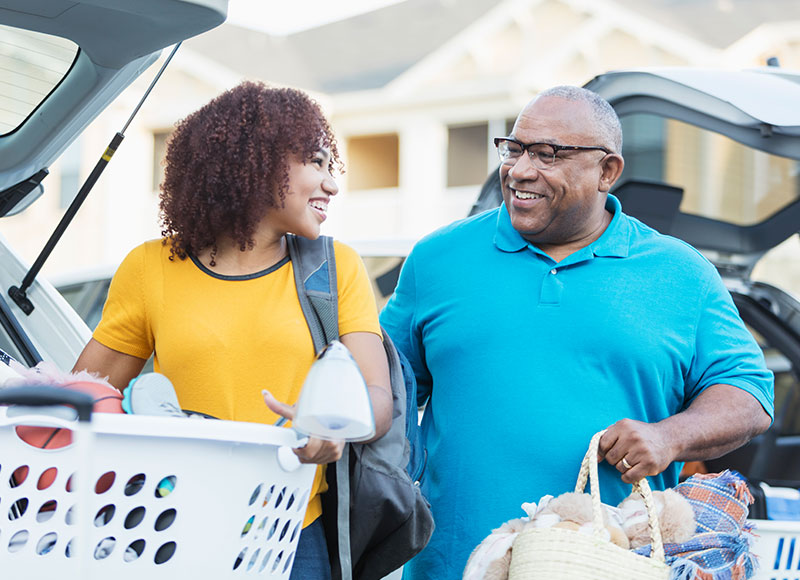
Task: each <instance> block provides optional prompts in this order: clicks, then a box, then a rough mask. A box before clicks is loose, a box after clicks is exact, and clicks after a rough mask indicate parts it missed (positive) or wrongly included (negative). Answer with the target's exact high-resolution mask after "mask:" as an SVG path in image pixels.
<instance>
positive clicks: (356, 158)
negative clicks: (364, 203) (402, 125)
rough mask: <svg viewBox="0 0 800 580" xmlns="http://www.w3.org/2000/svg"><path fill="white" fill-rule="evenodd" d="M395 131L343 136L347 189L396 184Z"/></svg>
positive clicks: (396, 139) (397, 155)
mask: <svg viewBox="0 0 800 580" xmlns="http://www.w3.org/2000/svg"><path fill="white" fill-rule="evenodd" d="M399 150H400V147H399V139H398V137H397V134H394V133H393V134H388V135H365V136H360V137H350V139H348V140H347V173H346V176H347V184H348V187H349V189H350V190H351V191H358V190H364V189H380V188H385V187H397V186H398V184H399V173H400V169H399V168H400V163H399V158H400V153H399Z"/></svg>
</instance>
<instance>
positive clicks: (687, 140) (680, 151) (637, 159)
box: [620, 113, 800, 225]
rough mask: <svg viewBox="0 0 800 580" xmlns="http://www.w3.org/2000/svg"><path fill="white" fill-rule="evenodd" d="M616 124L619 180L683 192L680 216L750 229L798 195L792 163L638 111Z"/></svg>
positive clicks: (799, 171) (799, 181) (799, 170)
mask: <svg viewBox="0 0 800 580" xmlns="http://www.w3.org/2000/svg"><path fill="white" fill-rule="evenodd" d="M620 121H621V122H622V128H623V145H622V148H623V156H624V157H625V170H624V173H623V175H622V180H626V179H633V180H653V181H659V182H662V183H668V184H669V185H672V186H675V187H680V188H682V189H683V192H684V193H683V200H682V202H681V207H680V209H681V212H683V213H688V214H693V215H699V216H702V217H705V218H710V219H714V220H717V221H722V222H727V223H731V224H736V225H752V224H756V223H761V222H763V221H764V220H766V219H767V218H768V217H770V216H772V215H773V214H775V213H777V212H778V211H780V210H781V209H783V208H784V207H786V206H787V205H789V204H791V203H792V202H794V201H796V200H797V199H798V197H800V162H798V161H797V160H794V159H788V158H785V157H779V156H777V155H771V154H769V153H765V152H763V151H757V150H755V149H753V148H751V147H748V146H746V145H743V144H741V143H738V142H737V141H734V140H733V139H729V138H728V137H726V136H724V135H720V134H719V133H714V132H712V131H708V130H705V129H702V128H700V127H696V126H694V125H689V124H687V123H684V122H681V121H676V120H674V119H667V118H664V117H661V116H657V115H652V114H646V113H637V114H631V115H625V116H623V117H621V119H620Z"/></svg>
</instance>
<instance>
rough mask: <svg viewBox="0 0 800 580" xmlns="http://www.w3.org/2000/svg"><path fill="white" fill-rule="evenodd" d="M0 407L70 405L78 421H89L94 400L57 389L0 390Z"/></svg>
mask: <svg viewBox="0 0 800 580" xmlns="http://www.w3.org/2000/svg"><path fill="white" fill-rule="evenodd" d="M0 405H23V406H27V407H53V406H56V405H70V406H72V407H75V410H76V411H77V413H78V421H87V422H88V421H90V420H91V418H92V408H93V407H94V400H93V399H92V397H91V396H90V395H87V394H86V393H81V392H78V391H69V390H66V389H59V388H57V387H45V386H28V387H6V388H3V389H0Z"/></svg>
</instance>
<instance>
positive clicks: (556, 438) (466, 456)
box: [381, 195, 773, 580]
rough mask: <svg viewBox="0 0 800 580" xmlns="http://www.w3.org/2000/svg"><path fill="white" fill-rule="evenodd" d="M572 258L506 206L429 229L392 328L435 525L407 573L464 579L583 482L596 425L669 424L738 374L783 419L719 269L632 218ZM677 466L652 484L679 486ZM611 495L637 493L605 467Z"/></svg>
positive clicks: (606, 492) (402, 285) (386, 319)
mask: <svg viewBox="0 0 800 580" xmlns="http://www.w3.org/2000/svg"><path fill="white" fill-rule="evenodd" d="M606 207H607V209H608V210H609V211H611V212H613V214H614V217H613V219H612V221H611V223H610V224H609V226H608V228H607V229H606V231H605V232H604V233H603V235H602V236H601V237H600V238H599V239H598V240H596V241H595V242H594V243H592V244H590V245H589V246H587V247H585V248H583V249H581V250H579V251H577V252H576V253H574V254H572V255H570V256H569V257H567V258H565V259H564V260H562V261H561V262H559V263H555V262H554V261H553V260H552V258H550V257H549V256H548V255H547V254H545V253H544V252H542V251H540V250H539V249H538V248H536V247H535V246H533V245H532V244H530V243H529V242H527V241H526V240H525V239H524V238H523V237H522V236H520V234H519V233H518V232H517V231H516V230H515V229H514V228H513V227H512V225H511V221H510V218H509V215H508V212H507V211H506V209H505V207H504V206H501V207H499V208H497V209H494V210H490V211H487V212H485V213H482V214H480V215H478V216H474V217H472V218H469V219H466V220H462V221H459V222H456V223H454V224H452V225H450V226H447V227H445V228H443V229H440V230H438V231H436V232H435V233H433V234H431V235H430V236H428V237H426V238H424V239H423V240H421V241H420V242H419V243H418V244H417V245H416V246H415V247H414V249H413V251H412V252H411V254H410V255H409V257H408V260H407V261H406V263H405V265H404V267H403V271H402V274H401V276H400V280H399V282H398V286H397V289H396V291H395V294H394V296H393V297H392V299H391V300H390V301H389V303H388V304H387V305H386V307H385V309H384V310H383V312H382V314H381V323H382V324H383V325H384V326H385V328H386V329H387V331H388V333H389V335H390V336H391V337H392V339H393V340H394V341H395V343H396V345H397V347H398V348H399V349H400V350H402V351H403V352H404V354H406V355H407V356H408V358H409V360H410V361H411V363H412V365H413V367H414V371H415V373H416V375H417V380H418V382H419V394H420V401H421V402H422V401H423V400H425V399H427V398H428V397H430V399H429V401H428V404H427V409H426V411H425V414H424V417H423V420H422V431H423V439H424V441H425V444H426V446H427V450H428V463H427V467H426V472H425V475H424V477H423V480H422V489H423V492H424V493H425V495H426V497H428V498H429V500H430V502H431V505H432V508H433V513H434V518H435V520H436V531H435V532H434V535H433V538H432V539H431V542H430V544H429V545H428V547H427V548H426V549H425V550H424V551H423V552H422V553H421V554H420V555H419V556H417V557H416V558H415V559H414V560H412V561H411V562H410V563H409V564H407V565H406V569H405V574H406V576H405V577H409V578H414V579H418V578H431V579H436V580H449V579H453V580H457V579H460V578H461V574H462V572H463V569H464V565H465V564H466V561H467V558H468V556H469V554H470V552H471V550H472V549H473V548H474V547H475V546H476V545H477V544H478V543H480V541H481V540H483V538H485V537H486V536H487V535H488V534H489V533H490V532H491V530H492V529H494V528H496V527H498V526H499V525H500V524H502V523H503V522H505V521H507V520H510V519H512V518H516V517H521V516H523V515H525V514H524V512H523V511H522V509H521V507H520V506H521V504H522V503H523V502H528V501H533V502H536V501H538V500H539V498H540V497H541V496H543V495H545V494H553V495H557V494H560V493H562V492H566V491H572V490H573V488H574V486H575V481H576V478H577V475H578V470H579V467H580V462H581V459H582V457H583V455H584V454H585V452H586V447H587V445H588V443H589V439H590V438H591V436H592V435H593V434H594V433H595V432H597V431H599V430H601V429H603V428H605V427H608V426H610V425H611V424H613V423H614V422H616V421H618V420H620V419H623V418H631V419H636V420H640V421H647V422H656V421H659V420H661V419H664V418H666V417H668V416H671V415H674V414H675V413H678V412H679V411H681V410H682V409H685V408H686V407H687V406H688V405H689V404H691V402H692V400H693V399H694V397H696V396H697V394H698V393H700V392H701V391H703V389H705V388H706V387H708V386H710V385H714V384H717V383H724V384H728V385H733V386H735V387H739V388H741V389H743V390H745V391H747V392H748V393H751V394H752V395H753V396H754V397H755V398H756V399H757V400H758V401H759V402H760V403H761V405H762V406H763V407H764V409H765V410H766V411H767V412H768V413H770V415H771V414H772V411H773V403H772V373H771V372H770V371H768V370H767V369H766V367H765V364H764V358H763V355H762V353H761V350H760V348H759V347H758V345H757V344H756V343H755V341H754V339H753V337H752V336H751V334H750V333H749V332H748V331H747V329H746V328H745V326H744V324H743V323H742V321H741V319H740V317H739V314H738V312H737V310H736V307H735V306H734V304H733V302H732V300H731V297H730V294H729V293H728V291H727V290H726V289H725V287H724V285H723V283H722V280H721V279H720V277H719V275H718V273H717V271H716V269H715V268H714V266H713V265H712V264H711V263H710V262H709V261H708V260H706V259H705V258H704V257H703V256H702V255H701V254H700V253H699V252H698V251H697V250H695V249H694V248H692V247H691V246H689V245H688V244H686V243H684V242H682V241H680V240H677V239H675V238H672V237H669V236H664V235H662V234H660V233H658V232H657V231H655V230H653V229H652V228H650V227H648V226H646V225H644V224H643V223H641V222H639V221H638V220H636V219H634V218H632V217H630V216H627V215H625V214H623V213H622V211H621V206H620V203H619V201H618V200H617V199H616V198H615V197H613V196H611V195H609V196H608V201H607V203H606ZM680 468H681V466H680V465H678V464H674V465H672V466H671V467H670V468H669V469H667V470H666V471H665V472H664V473H663V474H661V475H660V476H658V477H656V478H652V479H651V485H653V486H654V488H656V489H659V488H660V489H663V488H665V487H672V486H674V485H675V484H676V483H677V482H678V474H679V471H680ZM600 474H601V475H600V490H601V497H602V499H603V501H604V502H605V503H609V504H612V505H616V504H617V503H618V502H620V501H621V500H622V499H623V498H624V497H625V496H626V495H627V494H628V493H630V486H628V485H626V484H623V483H622V482H621V480H620V478H619V472H617V471H616V470H615V469H614V468H613V467H612V466H609V465H608V464H606V463H602V464H601V465H600Z"/></svg>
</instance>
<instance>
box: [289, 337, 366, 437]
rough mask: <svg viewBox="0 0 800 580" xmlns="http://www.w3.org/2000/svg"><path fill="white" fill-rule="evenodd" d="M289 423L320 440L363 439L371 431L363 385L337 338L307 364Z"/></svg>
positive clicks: (361, 378) (350, 357) (354, 364)
mask: <svg viewBox="0 0 800 580" xmlns="http://www.w3.org/2000/svg"><path fill="white" fill-rule="evenodd" d="M292 425H293V427H294V428H295V429H296V430H297V431H299V432H300V433H303V434H305V435H313V436H314V437H319V438H321V439H339V440H345V441H364V440H367V439H369V438H370V437H372V436H373V435H374V434H375V417H374V416H373V415H372V405H371V404H370V400H369V393H368V392H367V384H366V383H365V382H364V377H363V376H362V375H361V371H360V370H359V368H358V364H357V363H356V361H355V360H354V359H353V356H352V355H351V354H350V351H349V350H347V347H346V346H345V345H343V344H342V343H341V342H339V341H338V340H334V341H333V342H331V343H330V344H329V345H328V346H326V347H325V348H324V349H323V350H322V352H321V353H320V354H319V355H318V356H317V359H316V360H315V361H314V364H312V365H311V369H310V370H309V371H308V375H307V376H306V380H305V382H304V383H303V389H302V390H301V391H300V399H299V400H298V401H297V408H296V412H295V416H294V419H293V420H292Z"/></svg>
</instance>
